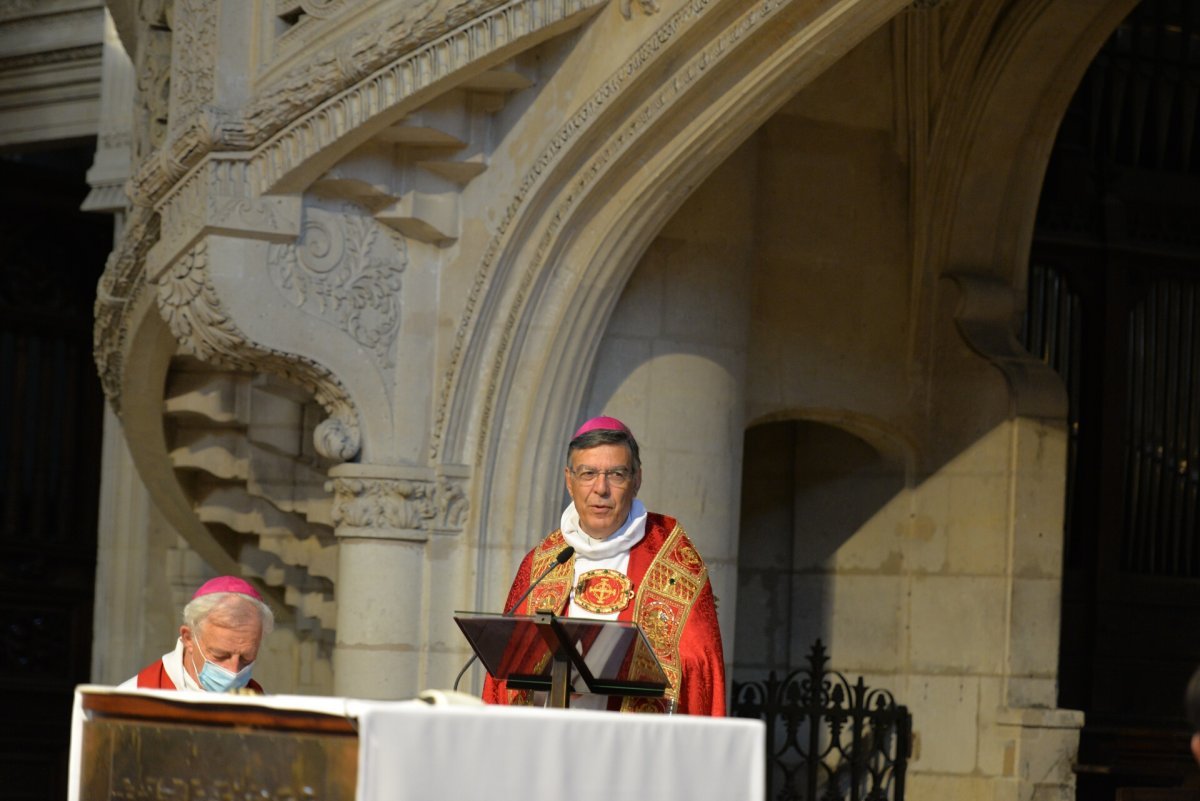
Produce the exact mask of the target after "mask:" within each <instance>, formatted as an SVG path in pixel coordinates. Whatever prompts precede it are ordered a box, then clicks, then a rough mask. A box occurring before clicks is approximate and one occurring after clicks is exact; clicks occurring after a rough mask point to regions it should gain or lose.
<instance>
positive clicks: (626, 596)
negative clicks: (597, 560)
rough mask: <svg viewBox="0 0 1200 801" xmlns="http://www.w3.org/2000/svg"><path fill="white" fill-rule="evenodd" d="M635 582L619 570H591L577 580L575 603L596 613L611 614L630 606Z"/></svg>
mask: <svg viewBox="0 0 1200 801" xmlns="http://www.w3.org/2000/svg"><path fill="white" fill-rule="evenodd" d="M632 600H633V582H632V581H630V580H629V576H627V575H625V574H624V573H621V572H619V571H617V570H607V569H604V568H598V569H596V570H589V571H588V572H586V573H584V574H583V575H581V576H580V577H579V581H577V582H575V603H577V604H579V606H580V607H582V608H584V609H586V610H588V611H589V612H591V613H592V614H594V615H611V614H612V613H613V612H620V611H621V610H622V609H624V608H625V607H627V606H629V602H630V601H632Z"/></svg>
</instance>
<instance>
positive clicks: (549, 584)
mask: <svg viewBox="0 0 1200 801" xmlns="http://www.w3.org/2000/svg"><path fill="white" fill-rule="evenodd" d="M565 544H566V540H564V539H563V535H562V532H561V531H555V532H554V533H552V534H551V535H550V536H549V537H547V538H546V539H544V540H542V544H541V545H540V546H539V547H538V548H537V549H536V550H535V551H534V555H533V565H532V570H531V571H530V572H531V574H532V575H535V576H537V575H541V574H542V572H543V571H545V570H546V569H547V568H549V567H550V566H551V565H552V564H553V563H554V560H555V558H556V556H557V554H558V553H559V552H560V551H561V550H562V548H563V546H564V545H565ZM574 573H575V557H574V556H572V557H571V558H570V559H569V560H568V561H567V562H566V563H565V564H561V565H559V566H558V567H557V568H555V569H554V570H552V571H551V572H550V575H549V576H547V577H546V578H545V579H543V581H542V583H541V584H540V585H538V587H537V589H535V590H534V591H533V594H532V595H531V596H530V598H529V600H528V601H527V603H528V606H527V607H526V608H527V609H528V610H530V611H533V610H541V611H549V612H556V613H557V612H560V611H561V610H562V608H563V606H564V605H565V604H566V602H567V597H568V596H569V594H570V591H571V587H572V586H573V585H572V583H571V577H572V576H573V575H574ZM707 580H708V569H707V568H706V567H705V566H704V562H703V560H701V559H700V555H699V554H697V553H696V550H695V548H693V547H692V544H691V542H690V541H689V540H688V537H687V534H685V533H684V531H683V527H682V526H680V525H679V524H678V523H676V524H675V527H674V528H673V529H672V530H671V533H670V534H669V535H668V536H667V540H666V542H665V543H663V547H662V548H661V549H660V550H659V552H658V553H657V554H656V555H655V557H654V559H653V560H652V561H651V563H650V567H649V568H647V570H646V574H645V575H644V576H643V577H642V581H641V584H640V585H639V586H638V588H637V591H636V593H635V594H634V606H633V620H634V622H635V623H637V624H638V625H639V626H641V627H642V631H644V632H645V633H646V639H647V640H649V642H650V647H651V649H652V650H653V651H654V656H655V657H656V658H657V659H658V662H659V664H660V665H661V666H662V668H663V671H664V672H665V673H666V674H667V679H668V680H669V681H670V686H669V687H667V690H666V693H665V695H664V697H662V698H636V697H632V696H631V697H627V698H625V699H624V700H623V701H622V702H621V711H622V712H659V713H664V712H670V711H671V710H673V709H674V707H675V704H676V703H677V702H678V699H679V689H680V687H679V684H680V679H681V678H682V676H683V662H682V659H681V658H680V653H679V640H680V639H681V637H682V636H683V629H684V626H685V625H686V624H687V619H688V617H689V616H690V614H691V611H692V605H693V604H694V603H695V602H696V599H697V598H698V597H699V595H700V590H701V589H702V588H703V587H704V582H705V581H707ZM641 651H642V646H640V645H639V646H638V647H636V648H635V651H634V655H633V664H632V665H631V667H630V678H631V679H640V678H646V677H647V676H648V674H650V673H651V672H652V665H653V663H652V662H651V661H650V659H649V657H650V654H647V653H642V652H641ZM545 659H546V660H549V656H548V655H547V656H546V657H545ZM543 667H545V665H544V664H542V665H539V668H538V669H539V670H541V668H543ZM509 693H510V694H511V695H510V698H511V699H512V703H516V704H530V703H532V701H533V693H532V692H531V691H529V690H509Z"/></svg>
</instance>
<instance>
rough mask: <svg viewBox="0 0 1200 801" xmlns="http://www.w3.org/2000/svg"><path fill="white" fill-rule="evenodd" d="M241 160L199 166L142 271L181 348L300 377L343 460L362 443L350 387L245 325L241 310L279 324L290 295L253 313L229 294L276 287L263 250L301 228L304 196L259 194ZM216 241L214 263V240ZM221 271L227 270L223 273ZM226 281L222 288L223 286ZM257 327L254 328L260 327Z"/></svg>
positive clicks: (325, 446) (323, 439)
mask: <svg viewBox="0 0 1200 801" xmlns="http://www.w3.org/2000/svg"><path fill="white" fill-rule="evenodd" d="M247 186H248V184H247V181H246V176H245V162H244V161H242V160H240V159H237V158H230V159H210V160H207V161H205V162H204V163H203V164H202V165H200V167H199V168H197V169H196V170H195V171H193V173H192V174H191V175H189V176H188V178H187V180H185V181H184V182H182V183H181V184H180V185H179V186H178V187H176V189H175V191H173V192H172V193H171V194H169V195H168V196H167V197H166V198H164V200H163V203H162V204H161V206H160V207H159V218H160V220H161V222H160V236H159V239H158V242H157V243H156V244H155V245H154V247H153V248H151V249H150V252H149V253H148V255H147V257H146V281H147V282H148V283H149V284H151V285H153V286H155V287H156V289H157V300H158V305H159V311H160V313H161V314H162V316H163V318H164V319H165V320H166V321H167V324H168V326H169V327H170V329H171V332H172V334H173V335H174V336H175V338H176V339H177V340H178V341H179V342H180V344H181V345H182V346H183V348H184V350H185V351H187V352H189V353H191V354H192V355H194V356H196V357H197V358H200V359H202V360H203V361H207V362H210V363H213V364H217V365H221V366H224V367H228V368H231V369H243V370H252V371H260V372H267V373H272V374H275V375H279V376H282V377H283V378H284V379H286V380H287V381H289V382H291V383H293V384H296V385H298V386H300V387H303V388H304V389H306V390H307V391H308V392H310V393H311V394H312V395H313V396H314V397H315V398H316V399H317V401H318V402H319V403H320V404H321V405H322V406H323V407H324V408H325V410H326V411H327V412H328V413H329V415H330V416H329V418H328V419H327V420H325V421H323V422H322V423H321V424H320V425H319V426H318V427H317V430H316V432H315V434H314V442H315V445H316V447H317V450H318V452H319V453H321V454H322V455H323V456H326V457H327V458H330V459H335V460H338V461H344V460H348V459H352V458H354V457H355V456H357V454H358V452H359V449H360V447H361V433H360V431H359V415H358V412H357V410H356V407H355V404H354V403H353V402H352V401H351V399H350V392H349V391H348V389H347V388H346V386H345V385H344V384H343V383H342V382H341V380H340V379H338V378H337V377H336V376H335V375H334V374H333V372H332V371H331V370H330V369H329V368H327V367H326V366H325V365H324V364H323V363H322V362H321V361H320V360H318V359H315V358H313V357H312V356H309V355H305V354H302V353H298V352H294V351H293V350H292V349H289V348H280V347H272V346H270V345H266V344H263V343H262V342H261V341H260V337H261V333H260V332H256V333H255V334H252V333H249V332H247V331H246V329H245V327H244V325H243V324H242V323H240V322H239V318H241V319H250V322H253V323H256V324H260V325H262V326H263V327H264V328H276V329H281V328H284V327H285V326H281V325H279V318H280V317H286V315H287V313H288V310H287V309H286V308H284V307H285V306H286V304H284V303H278V302H273V301H269V300H268V301H266V302H265V305H264V308H270V309H271V310H272V314H271V315H264V316H263V319H254V318H247V314H246V308H247V306H250V307H251V308H252V307H253V306H252V304H244V305H243V306H241V307H239V308H238V309H234V308H233V307H232V306H231V302H241V299H239V298H236V297H232V296H234V295H236V294H237V293H238V292H244V293H245V294H247V295H249V296H257V297H258V298H259V299H260V303H262V302H263V299H264V298H270V297H271V296H270V294H267V293H269V292H272V291H274V290H273V288H272V287H271V286H270V285H269V284H265V282H261V281H262V279H261V275H262V274H263V273H265V272H266V253H267V251H268V249H269V248H270V247H271V246H272V245H273V244H274V245H277V246H279V245H282V244H287V245H290V244H291V243H294V242H295V241H296V239H297V238H298V237H300V235H301V214H302V212H301V202H300V199H299V198H298V197H253V196H252V195H251V193H250V192H249V191H248V190H247ZM214 247H216V248H218V249H219V250H220V254H221V256H220V257H219V258H218V259H217V261H219V262H220V263H219V264H213V260H214V257H213V248H214ZM218 275H220V277H221V279H222V280H217V278H218ZM221 284H223V285H224V286H225V287H226V289H225V290H224V291H221V290H220V289H219V288H218V287H219V285H221ZM256 334H257V336H256Z"/></svg>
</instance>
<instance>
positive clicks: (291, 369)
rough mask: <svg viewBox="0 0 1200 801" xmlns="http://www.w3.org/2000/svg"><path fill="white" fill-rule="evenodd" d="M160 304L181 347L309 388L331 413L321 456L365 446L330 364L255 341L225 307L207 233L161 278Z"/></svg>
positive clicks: (321, 435) (321, 432) (342, 456)
mask: <svg viewBox="0 0 1200 801" xmlns="http://www.w3.org/2000/svg"><path fill="white" fill-rule="evenodd" d="M157 299H158V306H159V311H160V312H161V313H162V316H163V319H165V320H166V321H167V325H168V326H169V327H170V329H171V333H173V334H174V335H175V338H176V339H177V340H178V341H179V343H180V345H181V346H182V349H183V350H184V352H186V353H190V354H192V355H194V356H196V357H197V358H199V359H201V360H203V361H206V362H209V363H211V364H215V365H218V366H221V367H226V368H229V369H235V370H253V371H264V372H269V373H273V374H275V375H278V376H281V377H283V378H284V379H285V380H287V381H290V382H291V383H293V384H296V385H298V386H300V387H303V388H304V389H306V390H308V391H309V392H310V393H312V395H313V396H314V397H315V398H316V399H317V402H318V403H320V404H321V406H322V407H324V408H325V410H326V411H327V412H328V413H329V417H328V418H326V419H325V420H324V421H323V422H322V423H321V424H320V425H318V426H317V430H316V432H315V433H314V441H315V444H316V447H317V450H318V452H320V453H321V455H322V456H325V457H327V458H330V459H336V460H338V461H346V460H348V459H353V458H354V457H355V456H356V455H357V454H358V451H359V449H360V447H361V434H360V431H359V426H358V412H357V410H356V408H355V406H354V403H353V401H352V400H351V399H350V396H349V393H348V392H347V391H346V388H345V387H344V386H342V384H341V382H340V381H338V379H337V378H336V377H335V376H334V375H333V374H332V373H331V372H330V371H329V370H328V369H326V368H325V367H323V366H322V365H319V364H317V363H316V362H314V361H313V360H311V359H308V358H305V357H303V356H300V355H298V354H294V353H283V352H281V351H278V350H274V349H271V348H267V347H263V346H261V345H257V344H255V343H252V342H250V341H249V340H248V339H247V337H246V336H245V334H243V333H242V331H241V330H240V329H239V328H238V326H237V325H236V324H235V323H234V322H233V320H232V319H231V318H230V316H229V314H228V313H227V312H226V311H225V309H224V306H223V304H222V303H221V300H220V297H219V296H218V294H217V292H216V289H215V288H214V287H213V284H212V280H211V276H210V275H209V272H208V245H207V240H206V239H201V240H200V241H199V243H198V244H197V245H196V246H195V247H193V248H192V249H191V250H190V251H188V252H187V253H186V254H184V255H183V256H181V257H179V258H177V259H175V260H174V261H173V262H172V264H171V265H170V267H169V269H167V270H166V271H165V272H164V273H163V275H162V276H161V277H160V278H159V279H158V296H157Z"/></svg>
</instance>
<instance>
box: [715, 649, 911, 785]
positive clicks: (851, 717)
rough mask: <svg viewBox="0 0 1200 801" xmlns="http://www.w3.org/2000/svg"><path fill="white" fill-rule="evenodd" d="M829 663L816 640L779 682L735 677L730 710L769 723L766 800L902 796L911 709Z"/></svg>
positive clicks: (909, 736) (770, 679) (907, 753)
mask: <svg viewBox="0 0 1200 801" xmlns="http://www.w3.org/2000/svg"><path fill="white" fill-rule="evenodd" d="M828 662H829V657H828V656H827V655H826V652H825V646H824V645H823V644H822V643H821V641H820V640H817V641H816V642H815V643H813V646H812V650H811V651H810V652H809V655H808V663H809V665H808V667H807V668H799V669H797V670H793V671H791V672H790V673H788V674H787V677H786V678H784V679H783V680H782V681H780V680H779V679H778V678H777V677H776V675H775V671H771V673H770V674H769V675H768V677H767V680H766V681H750V682H736V681H735V682H734V683H733V706H732V710H731V712H732V714H733V715H734V716H736V717H743V718H759V719H760V720H763V721H766V724H767V801H903V799H904V772H905V769H906V767H907V765H908V757H909V753H910V751H911V742H912V717H911V716H910V715H909V714H908V709H907V708H906V707H903V706H898V705H897V704H896V700H895V698H893V697H892V694H891V693H890V692H888V691H887V690H872V689H870V688H868V687H867V686H866V685H865V684H863V680H862V677H861V676H860V677H859V678H858V680H857V681H856V682H855V683H853V684H851V683H850V682H849V681H847V680H846V678H845V677H844V676H843V675H842V674H841V673H838V672H837V671H833V670H829V669H828V668H827V665H828Z"/></svg>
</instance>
